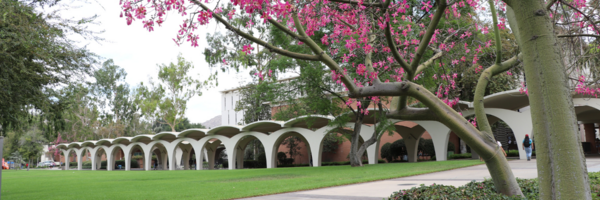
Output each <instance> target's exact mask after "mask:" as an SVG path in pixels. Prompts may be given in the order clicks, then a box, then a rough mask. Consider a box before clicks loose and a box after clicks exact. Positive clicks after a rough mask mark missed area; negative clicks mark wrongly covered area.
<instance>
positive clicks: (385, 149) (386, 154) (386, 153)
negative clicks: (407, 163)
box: [381, 142, 393, 162]
mask: <svg viewBox="0 0 600 200" xmlns="http://www.w3.org/2000/svg"><path fill="white" fill-rule="evenodd" d="M391 146H392V144H391V143H389V142H388V143H385V144H384V145H383V146H381V157H382V158H384V159H386V160H387V161H388V162H392V159H393V157H392V152H391V151H390V147H391Z"/></svg>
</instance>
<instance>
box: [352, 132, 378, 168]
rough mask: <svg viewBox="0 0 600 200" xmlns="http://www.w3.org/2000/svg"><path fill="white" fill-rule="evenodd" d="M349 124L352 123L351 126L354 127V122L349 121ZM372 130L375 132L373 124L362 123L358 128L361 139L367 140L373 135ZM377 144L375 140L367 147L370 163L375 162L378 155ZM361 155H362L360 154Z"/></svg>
mask: <svg viewBox="0 0 600 200" xmlns="http://www.w3.org/2000/svg"><path fill="white" fill-rule="evenodd" d="M350 124H352V126H351V127H354V123H350ZM374 132H375V126H367V125H362V127H361V128H360V137H362V139H363V141H367V140H368V139H370V138H371V136H373V133H374ZM377 144H378V142H375V143H373V144H371V145H370V146H368V147H367V160H368V161H369V164H370V165H372V164H377V158H378V157H379V156H378V155H377ZM359 148H360V147H359ZM361 157H362V155H361ZM361 162H362V160H361Z"/></svg>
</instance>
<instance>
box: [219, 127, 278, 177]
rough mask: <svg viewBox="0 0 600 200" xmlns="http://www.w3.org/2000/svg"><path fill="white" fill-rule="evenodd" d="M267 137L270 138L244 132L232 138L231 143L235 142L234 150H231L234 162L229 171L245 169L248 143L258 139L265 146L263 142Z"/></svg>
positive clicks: (265, 135) (256, 133)
mask: <svg viewBox="0 0 600 200" xmlns="http://www.w3.org/2000/svg"><path fill="white" fill-rule="evenodd" d="M266 137H268V135H267V134H264V133H259V132H244V133H241V134H237V135H236V136H234V137H232V138H231V140H230V141H232V142H233V144H232V145H233V147H234V148H233V149H232V150H231V152H232V153H231V157H232V159H231V160H232V162H231V163H230V164H229V166H230V167H229V169H243V168H244V150H245V149H246V146H247V145H248V143H250V142H251V141H253V140H255V139H256V140H258V141H260V143H261V144H263V146H264V145H265V144H264V142H263V141H264V140H265V139H266ZM265 154H266V153H265ZM228 158H229V157H228Z"/></svg>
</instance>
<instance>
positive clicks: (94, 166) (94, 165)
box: [88, 147, 98, 170]
mask: <svg viewBox="0 0 600 200" xmlns="http://www.w3.org/2000/svg"><path fill="white" fill-rule="evenodd" d="M88 151H89V152H90V156H91V161H92V170H97V169H96V153H97V152H98V148H91V147H90V148H88Z"/></svg>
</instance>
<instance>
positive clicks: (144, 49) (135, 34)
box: [61, 0, 251, 123]
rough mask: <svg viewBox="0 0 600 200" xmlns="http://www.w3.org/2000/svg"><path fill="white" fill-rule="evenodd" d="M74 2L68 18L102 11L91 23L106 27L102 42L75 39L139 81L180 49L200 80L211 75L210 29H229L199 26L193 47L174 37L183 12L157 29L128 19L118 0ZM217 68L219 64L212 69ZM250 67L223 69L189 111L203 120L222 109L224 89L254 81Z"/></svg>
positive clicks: (130, 79)
mask: <svg viewBox="0 0 600 200" xmlns="http://www.w3.org/2000/svg"><path fill="white" fill-rule="evenodd" d="M63 3H68V4H69V5H70V8H69V9H68V10H66V11H62V12H61V14H62V16H63V18H71V17H72V18H76V19H77V18H82V17H90V16H93V15H98V18H97V19H96V21H95V22H97V23H99V24H98V25H90V26H89V27H90V28H91V29H92V30H103V31H104V32H103V33H102V34H99V35H98V36H100V37H102V38H104V39H105V40H106V41H104V42H100V43H97V42H95V41H85V40H82V39H77V38H76V37H75V38H76V39H77V40H78V41H79V42H80V43H81V44H80V45H86V46H87V48H88V49H89V50H90V51H91V52H94V53H96V54H98V55H99V56H101V57H102V59H101V61H102V62H103V61H105V60H107V59H113V60H114V63H115V64H116V65H119V66H120V67H121V68H123V69H125V71H126V72H127V78H126V82H127V83H128V84H129V85H130V86H131V87H135V86H137V85H139V84H140V82H148V79H149V77H154V79H155V80H156V77H157V75H158V67H157V64H169V63H170V62H176V59H177V55H178V54H179V53H181V54H182V55H183V57H184V58H185V59H186V60H187V61H191V62H192V63H193V64H194V66H195V68H194V69H193V71H192V73H191V74H192V75H194V77H195V78H197V79H198V80H201V81H203V80H206V79H207V78H208V75H209V74H210V72H211V69H210V68H209V67H208V64H207V63H206V62H205V61H204V55H203V54H202V52H203V51H204V48H205V45H206V33H207V32H208V33H214V32H224V31H225V29H224V27H223V26H220V27H217V26H216V25H215V24H216V23H214V21H211V24H209V25H208V26H202V27H200V28H199V29H198V31H197V33H198V34H199V37H200V39H199V46H198V47H191V45H190V43H183V44H182V45H181V46H177V45H176V44H175V42H174V41H173V40H172V39H173V38H175V36H176V34H177V31H178V30H179V25H180V24H181V22H183V18H182V17H180V16H178V15H176V14H175V13H169V16H168V17H167V19H166V20H165V23H164V24H163V25H162V26H161V27H158V26H155V29H154V31H153V32H148V31H147V30H146V29H144V28H143V25H142V23H141V20H136V21H134V22H133V23H132V24H131V25H129V26H128V25H127V23H126V21H125V18H120V17H119V15H120V13H121V10H120V8H121V7H120V5H119V1H116V0H115V1H101V2H100V1H98V2H87V3H82V2H81V1H67V2H63ZM212 70H215V69H212ZM250 78H251V77H250V75H249V73H248V72H240V73H236V72H235V71H233V72H225V73H223V72H219V77H218V86H217V87H213V88H210V89H206V90H203V91H202V92H203V94H202V96H196V97H193V98H192V99H191V100H190V101H189V102H188V110H187V112H186V117H187V118H188V119H189V120H190V122H192V123H202V122H204V121H207V120H209V119H211V118H213V117H215V116H217V115H220V114H221V101H219V99H220V97H221V94H220V91H223V90H227V89H232V88H236V87H239V86H240V85H241V84H242V82H248V81H250Z"/></svg>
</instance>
